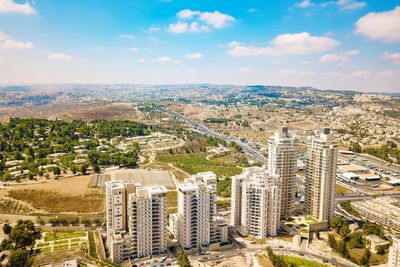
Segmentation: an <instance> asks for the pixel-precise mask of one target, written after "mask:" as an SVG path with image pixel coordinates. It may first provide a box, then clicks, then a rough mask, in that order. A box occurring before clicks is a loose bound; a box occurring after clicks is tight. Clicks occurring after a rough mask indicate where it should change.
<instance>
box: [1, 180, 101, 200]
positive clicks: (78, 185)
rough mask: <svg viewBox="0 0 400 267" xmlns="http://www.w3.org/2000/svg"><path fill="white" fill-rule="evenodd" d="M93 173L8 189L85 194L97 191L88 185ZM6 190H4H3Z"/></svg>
mask: <svg viewBox="0 0 400 267" xmlns="http://www.w3.org/2000/svg"><path fill="white" fill-rule="evenodd" d="M91 177H92V176H91V175H83V176H75V177H70V178H64V179H61V180H50V181H48V182H46V183H40V184H31V185H15V186H12V187H9V188H10V189H8V190H17V189H32V190H50V191H55V192H57V193H60V194H77V195H84V194H87V193H91V192H93V191H96V190H95V189H91V188H89V187H88V185H89V183H90V181H91ZM3 191H4V190H3Z"/></svg>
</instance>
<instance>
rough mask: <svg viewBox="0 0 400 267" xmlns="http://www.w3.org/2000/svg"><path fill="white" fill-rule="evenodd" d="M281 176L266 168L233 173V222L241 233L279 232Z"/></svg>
mask: <svg viewBox="0 0 400 267" xmlns="http://www.w3.org/2000/svg"><path fill="white" fill-rule="evenodd" d="M280 198H281V178H280V177H279V176H278V175H275V174H271V173H270V172H269V171H268V170H266V169H264V168H258V167H253V168H247V169H245V170H244V173H242V174H240V175H237V176H233V177H232V194H231V201H232V202H231V205H232V206H231V210H232V215H231V225H232V226H233V227H234V228H235V229H236V230H237V231H239V232H240V233H241V234H242V235H252V236H256V237H260V238H262V237H267V236H276V234H277V230H278V228H279V226H280V211H281V207H280V203H281V201H280Z"/></svg>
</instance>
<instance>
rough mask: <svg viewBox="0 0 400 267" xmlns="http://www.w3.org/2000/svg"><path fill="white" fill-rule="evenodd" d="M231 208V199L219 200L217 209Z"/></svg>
mask: <svg viewBox="0 0 400 267" xmlns="http://www.w3.org/2000/svg"><path fill="white" fill-rule="evenodd" d="M230 206H231V200H230V199H218V200H217V207H218V208H226V207H230Z"/></svg>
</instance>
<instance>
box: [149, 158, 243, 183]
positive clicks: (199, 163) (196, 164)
mask: <svg viewBox="0 0 400 267" xmlns="http://www.w3.org/2000/svg"><path fill="white" fill-rule="evenodd" d="M156 160H158V161H161V162H167V163H172V164H173V165H174V166H175V167H177V168H180V169H182V170H184V171H185V172H187V173H189V174H196V173H199V172H205V171H212V172H213V173H215V174H216V175H218V176H225V177H230V176H233V175H238V174H240V173H241V172H242V169H241V168H239V167H237V166H236V165H234V164H229V163H222V162H217V161H214V160H208V159H207V158H206V154H205V153H199V154H184V155H159V156H157V157H156Z"/></svg>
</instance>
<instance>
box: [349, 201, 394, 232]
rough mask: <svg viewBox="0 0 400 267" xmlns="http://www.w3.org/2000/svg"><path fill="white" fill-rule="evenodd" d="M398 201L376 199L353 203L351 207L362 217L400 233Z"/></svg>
mask: <svg viewBox="0 0 400 267" xmlns="http://www.w3.org/2000/svg"><path fill="white" fill-rule="evenodd" d="M397 201H398V199H395V198H391V197H377V198H372V199H368V200H364V201H355V202H352V203H351V205H352V206H353V207H354V208H355V209H356V210H357V211H358V212H359V213H360V214H361V215H362V216H364V217H366V218H368V219H369V220H371V221H374V222H376V223H380V224H382V225H384V226H386V227H388V228H391V229H393V230H395V231H397V232H400V207H398V206H396V205H395V203H396V202H397Z"/></svg>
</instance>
